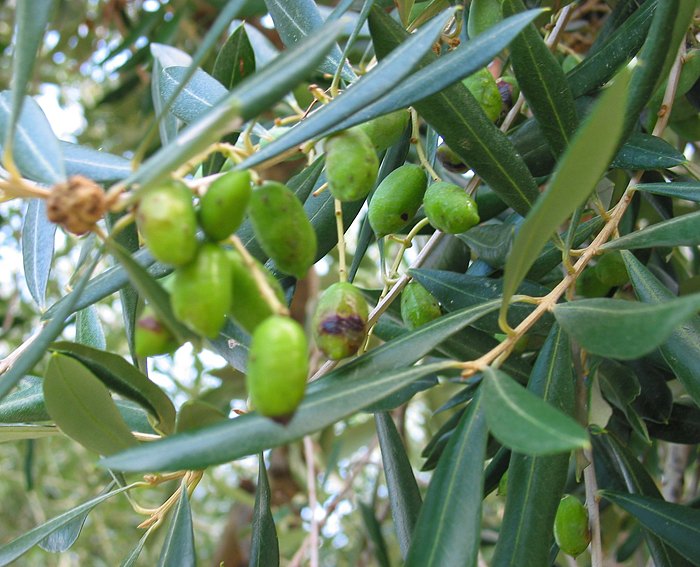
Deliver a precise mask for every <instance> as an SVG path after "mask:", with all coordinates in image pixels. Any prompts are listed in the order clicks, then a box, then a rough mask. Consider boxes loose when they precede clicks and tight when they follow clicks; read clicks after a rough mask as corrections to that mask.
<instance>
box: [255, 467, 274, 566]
mask: <svg viewBox="0 0 700 567" xmlns="http://www.w3.org/2000/svg"><path fill="white" fill-rule="evenodd" d="M270 497H271V493H270V483H269V481H268V480H267V471H266V470H265V459H264V458H263V456H262V453H261V454H260V456H259V457H258V487H257V489H256V490H255V506H254V507H253V522H252V524H253V528H252V531H253V533H252V536H251V542H250V560H249V561H248V565H249V566H250V567H267V566H268V565H269V566H271V567H274V566H275V565H279V563H280V550H279V542H278V541H277V529H276V528H275V520H274V519H273V518H272V510H271V509H270Z"/></svg>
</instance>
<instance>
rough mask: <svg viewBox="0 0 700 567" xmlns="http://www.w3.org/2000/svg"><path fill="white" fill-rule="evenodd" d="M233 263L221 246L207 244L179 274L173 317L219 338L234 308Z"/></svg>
mask: <svg viewBox="0 0 700 567" xmlns="http://www.w3.org/2000/svg"><path fill="white" fill-rule="evenodd" d="M231 271H232V268H231V260H230V259H229V257H228V255H227V254H226V251H225V250H224V249H223V248H221V247H220V246H219V245H218V244H214V243H213V242H206V243H204V244H203V245H202V247H201V248H200V249H199V251H198V252H197V256H196V257H195V259H194V261H193V262H191V263H190V264H187V265H186V266H181V267H179V268H177V269H176V270H175V277H174V278H173V284H172V286H173V288H172V293H171V294H170V301H171V303H172V307H173V313H174V314H175V317H177V318H178V319H179V320H180V321H182V322H183V323H185V324H186V325H187V326H189V327H191V328H192V329H193V330H194V331H196V332H198V333H199V334H201V335H204V336H205V337H208V338H211V339H213V338H215V337H216V336H217V335H218V334H219V331H220V330H221V327H223V325H224V322H225V320H226V313H228V311H229V309H230V308H231V297H232V294H233V293H232V290H233V285H232V281H233V276H232V274H231Z"/></svg>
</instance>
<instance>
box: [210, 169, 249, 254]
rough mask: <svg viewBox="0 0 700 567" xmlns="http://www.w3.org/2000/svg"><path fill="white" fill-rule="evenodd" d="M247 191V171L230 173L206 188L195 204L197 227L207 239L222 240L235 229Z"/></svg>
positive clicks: (245, 205)
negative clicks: (197, 203) (198, 226)
mask: <svg viewBox="0 0 700 567" xmlns="http://www.w3.org/2000/svg"><path fill="white" fill-rule="evenodd" d="M251 191H252V189H251V186H250V172H249V171H230V172H228V173H226V174H225V175H223V176H221V177H219V178H218V179H216V180H215V181H214V182H213V183H212V184H211V185H210V186H209V189H207V192H206V193H205V194H204V195H203V196H202V198H201V200H200V202H199V224H200V226H201V227H202V229H203V230H204V232H205V234H206V235H207V236H208V237H209V238H211V239H212V240H215V241H219V240H223V239H224V238H228V237H229V236H231V235H232V234H233V233H234V232H235V231H236V229H238V227H239V226H240V225H241V223H242V222H243V218H244V217H245V213H246V210H247V208H248V201H249V200H250V193H251Z"/></svg>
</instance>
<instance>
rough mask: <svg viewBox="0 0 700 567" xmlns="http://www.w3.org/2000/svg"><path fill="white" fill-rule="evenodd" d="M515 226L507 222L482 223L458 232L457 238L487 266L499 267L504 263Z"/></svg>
mask: <svg viewBox="0 0 700 567" xmlns="http://www.w3.org/2000/svg"><path fill="white" fill-rule="evenodd" d="M516 228H517V227H516V225H515V224H512V223H508V222H495V223H488V224H482V225H479V226H475V227H474V228H472V229H470V230H468V231H467V232H465V233H463V234H460V235H459V239H460V240H462V241H463V242H465V243H466V244H467V246H469V248H470V249H471V251H472V252H473V253H474V254H475V255H476V256H477V257H478V258H480V259H481V260H483V261H484V262H486V263H487V264H488V265H489V266H492V267H493V268H496V269H500V268H502V267H503V266H504V265H505V263H506V257H507V256H508V252H510V247H511V245H512V243H513V237H514V236H515V230H516Z"/></svg>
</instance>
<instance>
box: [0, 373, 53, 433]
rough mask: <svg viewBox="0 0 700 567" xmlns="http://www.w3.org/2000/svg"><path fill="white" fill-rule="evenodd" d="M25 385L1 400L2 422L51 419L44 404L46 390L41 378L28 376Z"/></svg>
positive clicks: (0, 415)
mask: <svg viewBox="0 0 700 567" xmlns="http://www.w3.org/2000/svg"><path fill="white" fill-rule="evenodd" d="M27 382H28V385H26V386H25V387H22V388H20V389H19V390H16V391H15V392H12V393H11V394H10V395H9V396H7V397H6V398H5V399H4V400H2V401H0V423H34V422H37V421H50V420H51V417H50V416H49V414H48V413H47V411H46V407H45V406H44V392H43V390H42V382H41V379H40V378H37V377H35V376H27V377H26V378H25V379H24V380H23V381H22V383H21V384H22V385H23V386H24V385H25V383H27Z"/></svg>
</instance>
